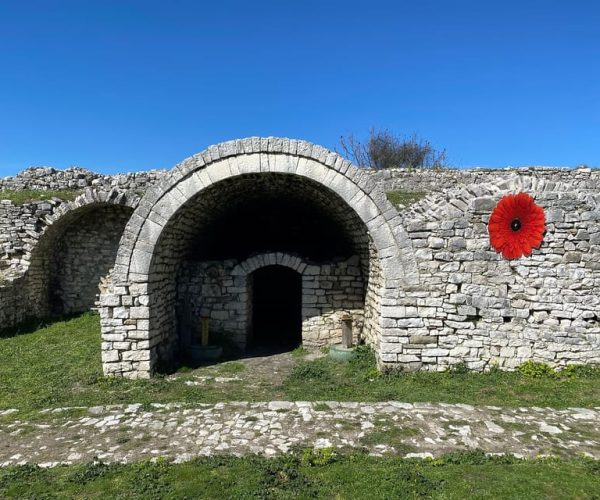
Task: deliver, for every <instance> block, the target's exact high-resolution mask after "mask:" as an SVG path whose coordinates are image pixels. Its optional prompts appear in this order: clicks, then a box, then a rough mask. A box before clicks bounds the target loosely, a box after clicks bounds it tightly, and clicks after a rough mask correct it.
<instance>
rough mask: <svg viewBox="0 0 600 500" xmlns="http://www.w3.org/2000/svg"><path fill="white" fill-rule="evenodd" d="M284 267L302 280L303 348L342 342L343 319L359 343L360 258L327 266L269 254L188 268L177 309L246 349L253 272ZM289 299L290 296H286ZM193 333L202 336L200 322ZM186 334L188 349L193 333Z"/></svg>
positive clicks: (184, 269)
mask: <svg viewBox="0 0 600 500" xmlns="http://www.w3.org/2000/svg"><path fill="white" fill-rule="evenodd" d="M272 265H277V266H283V267H287V268H290V269H293V270H294V271H296V272H298V273H299V274H300V275H301V276H302V304H301V309H302V344H303V345H305V346H313V347H314V346H323V345H327V344H331V343H339V342H341V335H342V330H341V323H340V318H341V316H342V315H343V314H345V313H347V314H350V315H351V316H352V320H353V333H354V336H355V341H356V342H358V341H359V340H360V339H361V333H362V326H363V322H364V294H365V291H364V283H363V279H362V276H361V271H360V267H359V258H358V256H353V257H350V258H349V259H343V260H339V261H337V262H328V263H311V262H307V261H305V260H303V259H301V258H299V257H296V256H293V255H289V254H285V253H281V252H278V253H268V254H261V255H256V256H253V257H251V258H250V259H248V260H246V261H244V262H239V261H237V260H233V259H229V260H226V261H212V262H187V263H185V264H184V265H183V266H182V269H181V273H180V278H179V284H178V296H179V300H178V304H179V308H180V312H181V313H182V316H184V317H187V318H188V321H187V322H186V323H188V324H189V323H194V321H193V320H192V321H190V320H191V319H192V318H190V313H191V310H190V309H195V308H197V309H201V310H202V311H201V313H202V315H204V316H207V317H209V318H210V328H211V331H214V332H217V333H220V334H225V335H226V336H227V337H228V338H230V339H231V340H232V341H233V342H234V343H235V344H236V345H237V346H239V347H240V348H242V349H244V348H245V347H246V345H247V342H248V337H249V335H250V334H251V319H252V316H251V311H252V307H251V305H252V298H251V297H252V281H251V280H250V279H249V278H250V277H251V275H252V273H253V272H254V271H256V270H257V269H261V268H263V267H265V266H272ZM282 293H285V291H282ZM197 309H196V310H197ZM195 323H196V324H195V325H194V327H193V329H194V330H196V331H198V328H199V326H198V324H197V321H196V322H195ZM185 330H186V331H185V332H182V333H181V334H180V335H181V336H182V340H183V344H184V345H187V344H189V338H185V339H184V338H183V337H184V335H185V337H187V336H188V335H186V334H188V333H189V330H190V329H188V328H186V329H185Z"/></svg>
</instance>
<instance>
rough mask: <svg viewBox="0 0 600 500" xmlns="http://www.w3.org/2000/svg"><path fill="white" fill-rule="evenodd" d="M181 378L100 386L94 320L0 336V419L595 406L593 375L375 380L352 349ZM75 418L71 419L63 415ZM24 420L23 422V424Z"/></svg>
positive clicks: (370, 360)
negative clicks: (258, 405) (308, 408)
mask: <svg viewBox="0 0 600 500" xmlns="http://www.w3.org/2000/svg"><path fill="white" fill-rule="evenodd" d="M210 370H212V371H209V369H208V368H199V369H197V370H189V369H187V370H182V371H181V372H180V373H179V374H178V377H177V379H175V380H169V379H167V378H165V377H163V376H157V377H155V378H154V379H152V380H127V379H121V378H111V377H104V376H103V375H102V367H101V362H100V326H99V320H98V316H97V315H95V314H91V313H87V314H83V315H81V316H78V317H73V318H69V319H65V320H62V321H56V322H53V323H49V324H47V325H42V326H41V327H40V328H37V327H30V328H29V329H26V328H24V329H22V332H21V333H20V334H19V332H18V331H14V330H13V331H11V332H4V334H2V335H0V409H2V408H17V409H19V410H22V411H21V412H19V413H14V414H12V415H11V416H10V417H9V416H6V417H2V419H3V420H6V419H12V418H23V417H24V416H26V415H24V413H31V412H34V411H35V410H39V409H42V408H54V407H61V406H96V405H105V404H117V403H142V404H149V403H167V402H190V403H195V402H205V403H216V402H220V401H270V400H277V399H283V400H308V401H336V400H337V401H387V400H397V401H405V402H415V401H431V402H448V403H467V404H473V405H497V406H508V407H516V406H542V407H545V406H547V407H553V408H566V407H594V406H598V401H600V371H599V370H598V369H589V370H585V371H582V372H581V373H579V372H577V373H570V374H569V376H565V377H561V376H556V375H553V376H536V377H533V376H527V375H525V374H523V373H519V372H512V373H508V372H500V371H494V372H492V373H488V374H479V373H468V372H467V373H464V372H463V371H462V370H458V371H456V372H452V373H450V372H449V373H426V372H423V373H406V374H391V375H385V374H380V373H379V372H377V371H376V369H375V359H374V356H373V353H372V352H370V351H369V350H367V349H364V348H360V349H359V350H358V355H357V356H356V357H355V358H354V359H353V360H351V361H350V362H349V363H336V362H334V361H332V360H330V359H329V358H320V359H316V360H314V361H307V360H305V359H303V358H295V367H294V369H293V370H292V372H291V374H289V376H287V378H285V379H284V381H283V382H282V383H276V382H264V383H262V382H261V383H255V380H254V377H253V375H252V373H248V371H247V370H245V369H244V368H243V364H242V363H241V362H240V361H234V362H227V363H223V364H222V365H217V366H215V367H212V368H210ZM219 373H220V374H235V376H236V377H238V378H239V380H233V381H231V382H227V383H225V384H223V383H221V384H217V383H210V384H208V383H206V384H202V385H186V384H185V382H186V381H187V380H197V379H195V378H194V377H195V376H197V375H210V376H212V377H214V376H215V375H218V374H219ZM73 411H75V412H77V410H73ZM29 416H31V415H29Z"/></svg>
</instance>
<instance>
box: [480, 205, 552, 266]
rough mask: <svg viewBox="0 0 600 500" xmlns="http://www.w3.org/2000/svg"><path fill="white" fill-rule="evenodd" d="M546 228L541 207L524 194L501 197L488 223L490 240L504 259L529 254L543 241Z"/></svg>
mask: <svg viewBox="0 0 600 500" xmlns="http://www.w3.org/2000/svg"><path fill="white" fill-rule="evenodd" d="M545 228H546V217H545V216H544V209H543V208H542V207H540V206H539V205H536V204H535V201H533V198H532V197H531V196H529V195H528V194H527V193H519V194H516V195H515V194H509V195H506V196H504V197H503V198H502V199H501V200H500V201H499V202H498V204H497V205H496V208H494V211H493V212H492V215H491V217H490V222H489V224H488V231H489V233H490V243H491V244H492V246H493V247H494V249H495V250H496V252H498V253H502V256H503V257H504V258H506V259H518V258H520V257H522V256H523V255H525V256H530V255H531V251H532V250H533V249H534V248H539V247H540V245H541V244H542V239H543V237H544V231H545Z"/></svg>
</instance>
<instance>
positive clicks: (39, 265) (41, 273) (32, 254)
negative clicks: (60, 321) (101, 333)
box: [22, 188, 140, 317]
mask: <svg viewBox="0 0 600 500" xmlns="http://www.w3.org/2000/svg"><path fill="white" fill-rule="evenodd" d="M139 200H140V197H139V196H138V195H137V194H134V193H126V192H123V191H119V190H117V189H111V190H109V191H105V190H99V189H94V188H88V189H86V190H85V191H84V192H83V193H82V194H81V195H79V196H78V197H77V198H75V200H73V201H70V202H64V203H61V204H60V205H59V206H58V207H57V208H56V209H55V210H54V211H53V213H52V214H50V215H48V216H47V217H46V218H45V219H44V222H45V225H44V226H43V227H42V228H41V230H40V231H39V233H37V234H36V235H32V241H31V242H30V247H29V248H30V250H29V255H28V256H27V257H28V258H27V259H26V264H27V265H26V266H25V267H24V268H23V269H22V273H23V282H24V287H25V290H26V294H27V296H28V298H29V300H28V305H26V306H25V307H26V308H28V312H27V314H26V316H27V317H45V316H49V315H52V314H73V313H78V312H83V311H85V310H89V309H90V308H93V307H94V306H95V301H96V299H97V296H98V294H99V289H98V286H99V284H100V281H101V279H102V278H103V277H104V276H106V275H108V274H109V272H110V269H112V267H114V260H115V257H116V253H117V249H118V245H119V242H120V239H121V235H122V233H123V230H124V229H125V226H126V224H127V222H128V221H129V218H130V217H131V214H132V213H133V211H134V210H135V208H136V207H137V205H138V204H139ZM59 302H60V303H59Z"/></svg>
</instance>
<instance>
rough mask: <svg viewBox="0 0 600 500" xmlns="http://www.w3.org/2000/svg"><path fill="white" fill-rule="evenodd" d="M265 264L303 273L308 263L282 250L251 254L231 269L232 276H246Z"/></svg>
mask: <svg viewBox="0 0 600 500" xmlns="http://www.w3.org/2000/svg"><path fill="white" fill-rule="evenodd" d="M265 266H283V267H287V268H289V269H292V270H294V271H296V272H298V273H299V274H303V273H304V271H305V270H306V267H307V266H308V264H307V263H306V262H304V261H303V260H302V258H301V257H298V256H297V255H291V254H287V253H283V252H270V253H262V254H258V255H253V256H252V257H250V258H248V259H246V260H245V261H243V262H240V263H239V264H238V265H236V266H235V267H234V268H233V270H232V271H231V275H232V276H246V275H248V274H250V273H252V272H254V271H256V270H257V269H259V268H261V267H265Z"/></svg>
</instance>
